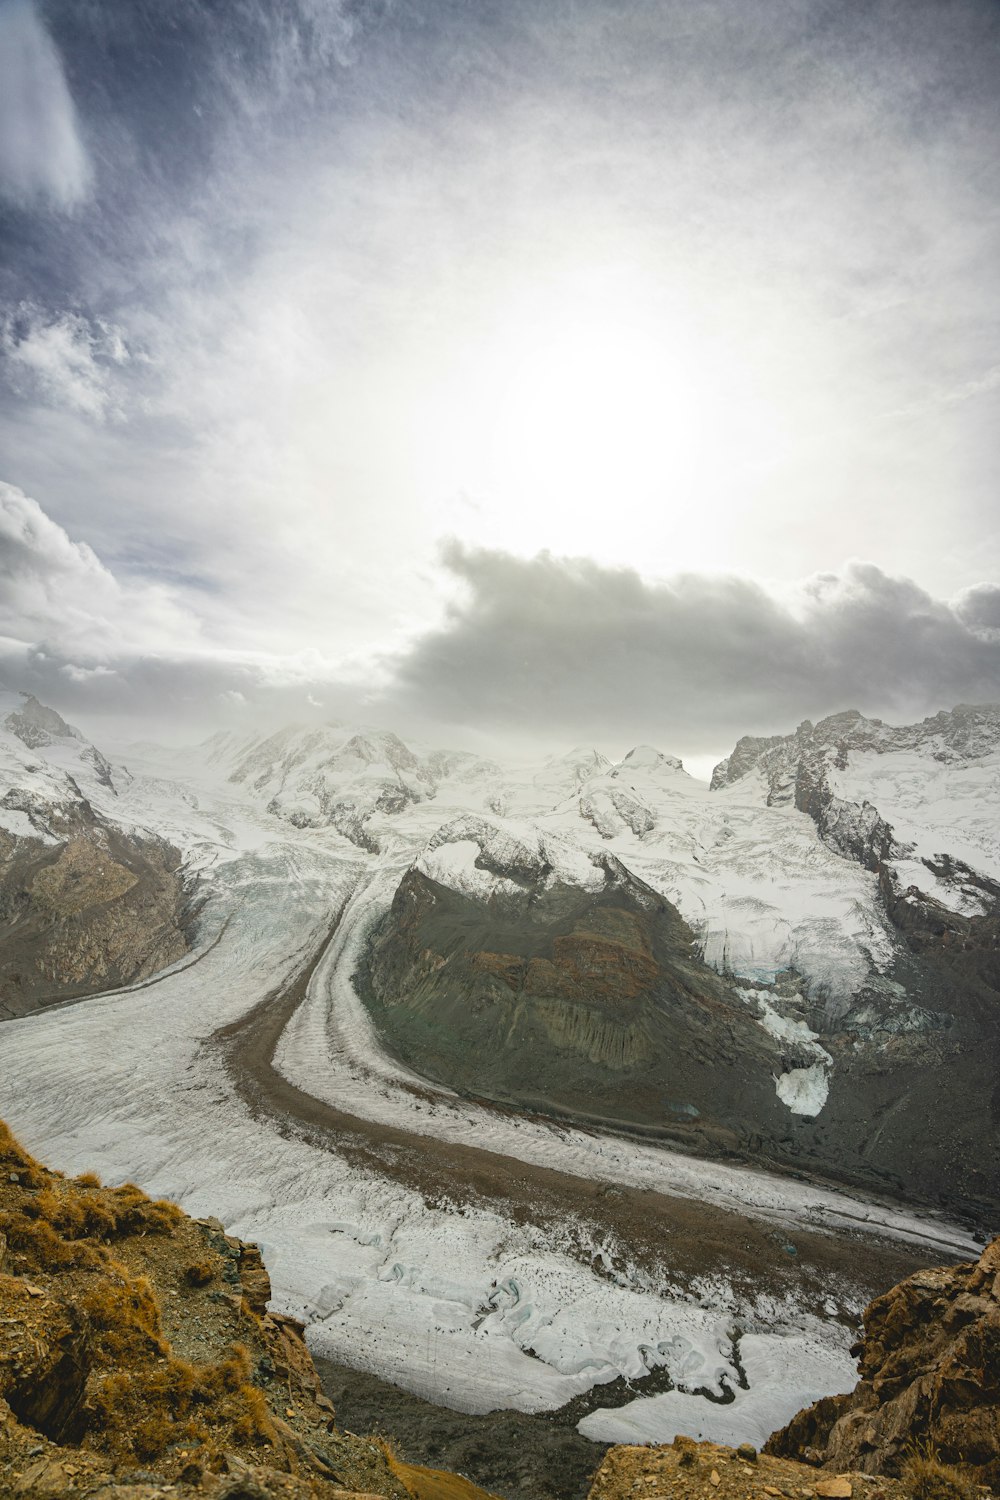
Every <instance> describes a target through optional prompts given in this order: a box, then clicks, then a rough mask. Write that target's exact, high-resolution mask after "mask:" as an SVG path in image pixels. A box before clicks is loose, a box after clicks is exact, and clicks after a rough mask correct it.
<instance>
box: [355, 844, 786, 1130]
mask: <svg viewBox="0 0 1000 1500" xmlns="http://www.w3.org/2000/svg"><path fill="white" fill-rule="evenodd" d="M459 832H462V833H469V832H470V829H469V828H463V829H460V830H459ZM478 836H479V838H480V843H479V844H477V845H475V848H476V850H477V851H478V858H479V860H480V862H481V864H482V865H483V869H482V871H481V872H480V873H481V874H482V875H484V876H485V878H486V881H487V882H490V881H492V886H491V889H490V891H489V892H487V891H485V890H482V891H479V892H473V891H472V890H471V889H470V888H469V886H468V885H466V887H465V889H456V887H455V885H454V884H445V883H444V882H443V881H440V880H436V879H434V878H433V875H432V874H430V873H428V871H429V870H431V869H436V868H437V867H438V866H437V864H435V862H434V860H433V858H432V857H430V858H429V859H428V860H427V861H425V862H424V864H423V866H421V864H420V863H418V864H417V865H416V866H415V867H414V868H412V869H411V870H410V871H408V873H407V874H406V875H405V877H404V878H403V880H402V881H401V883H400V885H399V887H398V889H397V891H396V895H395V897H394V899H393V902H392V907H391V909H390V911H389V913H388V915H387V917H386V918H385V920H384V921H383V923H382V924H381V927H380V928H379V930H378V931H377V933H376V934H375V935H374V938H373V940H372V942H371V944H370V947H369V952H368V958H367V963H366V965H365V967H364V970H363V973H362V975H361V982H362V984H363V986H364V989H365V993H366V996H367V998H368V999H369V1002H370V1006H371V1008H372V1011H373V1014H374V1015H375V1017H376V1020H377V1022H378V1024H379V1025H380V1026H381V1028H382V1030H383V1034H384V1036H385V1037H386V1039H387V1041H388V1042H389V1044H390V1045H391V1047H392V1049H393V1050H394V1051H396V1052H398V1054H399V1055H400V1056H401V1057H402V1058H403V1059H404V1060H405V1061H406V1062H408V1063H409V1064H410V1065H412V1066H413V1067H415V1068H417V1069H418V1070H419V1071H420V1072H421V1073H423V1074H424V1075H425V1076H428V1077H431V1078H435V1079H439V1080H443V1081H446V1082H447V1083H449V1084H451V1085H452V1086H455V1087H458V1088H459V1089H462V1090H465V1091H467V1092H469V1093H473V1094H476V1095H479V1096H481V1097H487V1098H492V1099H494V1100H498V1101H501V1102H505V1103H512V1104H517V1105H520V1106H522V1107H527V1108H534V1109H541V1110H547V1111H549V1112H556V1113H563V1114H572V1115H576V1116H584V1117H587V1118H589V1119H592V1120H601V1121H604V1122H613V1123H617V1124H628V1125H639V1126H647V1127H655V1128H656V1129H657V1130H659V1131H661V1132H662V1133H663V1134H671V1133H673V1134H675V1135H676V1136H677V1137H678V1138H681V1139H692V1140H693V1139H694V1138H697V1139H698V1140H700V1141H701V1142H702V1143H703V1144H704V1145H705V1146H706V1148H707V1149H713V1150H738V1149H740V1148H741V1147H743V1146H745V1145H746V1144H747V1142H748V1141H749V1139H750V1137H751V1136H752V1135H754V1134H755V1133H756V1134H757V1136H758V1137H760V1136H761V1135H765V1136H767V1137H768V1138H776V1137H777V1136H778V1135H779V1134H780V1133H781V1132H782V1131H784V1129H785V1128H786V1112H785V1110H784V1107H783V1106H782V1104H781V1102H780V1100H779V1099H778V1098H777V1096H776V1095H775V1092H774V1088H773V1084H772V1081H771V1080H772V1074H773V1072H774V1071H775V1070H780V1068H781V1066H782V1064H781V1048H780V1047H779V1045H778V1044H777V1042H776V1041H775V1039H774V1038H773V1037H771V1036H769V1035H768V1034H767V1033H766V1032H765V1031H763V1030H762V1029H761V1028H760V1027H759V1026H758V1025H756V1023H755V1021H754V1019H753V1017H752V1015H751V1013H750V1011H749V1009H748V1007H747V1005H746V1004H745V1003H744V1002H743V1001H742V1000H741V998H740V997H739V996H738V995H737V994H736V993H735V992H734V991H733V989H732V986H730V985H728V984H727V983H726V981H725V980H723V979H722V978H720V976H719V975H718V974H716V973H715V972H714V970H712V969H710V968H709V967H708V966H707V965H706V964H704V963H702V962H701V961H700V960H699V959H698V958H697V957H696V956H695V955H694V953H693V951H692V948H693V942H694V939H693V934H692V933H691V931H690V929H689V928H688V927H687V924H686V923H685V922H684V921H683V920H682V918H681V917H680V916H679V914H678V912H677V911H676V909H675V908H674V907H673V906H671V905H670V903H669V902H666V901H664V900H663V899H662V898H660V897H658V896H656V895H655V893H654V892H652V891H651V890H650V889H649V888H648V887H646V886H644V885H643V884H642V882H641V881H638V880H636V879H635V878H634V877H633V876H631V875H630V874H629V873H628V871H626V870H625V869H624V867H623V866H621V865H620V864H619V863H618V862H617V861H616V860H614V859H613V858H612V857H610V856H605V857H604V858H603V861H602V862H600V863H598V864H596V865H595V866H593V867H591V869H590V877H592V878H588V880H587V883H586V885H583V886H581V885H579V884H572V883H569V882H568V881H564V880H561V879H559V878H558V876H556V877H553V874H552V871H551V869H550V868H549V867H548V866H547V865H546V863H545V862H544V861H543V862H541V863H536V864H535V865H534V866H532V865H531V864H530V863H529V861H528V857H527V856H526V855H525V854H524V853H523V852H521V853H520V854H519V853H517V852H516V851H514V850H510V851H507V852H506V854H498V852H497V844H498V841H497V840H496V839H494V840H493V841H492V843H491V842H490V840H489V837H488V835H487V834H485V833H483V832H482V831H480V833H479V835H478ZM468 842H469V841H468V840H467V839H461V840H459V841H458V843H459V844H463V845H464V844H465V843H468ZM457 847H458V845H457V844H456V843H450V844H448V843H444V842H442V843H441V844H439V845H438V846H437V849H436V850H435V851H432V856H433V854H434V853H440V854H441V855H442V856H444V855H446V854H447V855H453V854H454V851H455V850H456V849H457ZM491 850H492V852H490V851H491ZM486 865H489V866H490V869H486V868H485V867H486ZM452 878H453V879H454V875H453V877H452ZM793 1050H794V1044H793Z"/></svg>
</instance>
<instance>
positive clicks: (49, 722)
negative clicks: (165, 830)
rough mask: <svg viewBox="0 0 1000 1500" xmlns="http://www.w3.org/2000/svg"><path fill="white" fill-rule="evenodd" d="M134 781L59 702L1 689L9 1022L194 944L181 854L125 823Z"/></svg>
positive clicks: (1, 919) (2, 1005) (0, 880)
mask: <svg viewBox="0 0 1000 1500" xmlns="http://www.w3.org/2000/svg"><path fill="white" fill-rule="evenodd" d="M130 782H131V777H130V775H129V773H128V771H126V770H125V768H124V767H115V768H112V766H111V763H110V762H109V761H108V760H107V758H106V757H105V756H104V755H103V754H102V753H101V752H100V750H98V749H97V748H96V746H94V745H92V744H90V743H89V742H88V741H87V740H86V739H84V737H83V735H82V734H81V733H80V731H79V730H78V729H75V728H74V727H73V726H72V725H70V724H67V723H66V722H65V721H64V720H63V719H62V718H60V716H59V714H57V713H56V712H55V711H54V710H53V709H51V708H46V707H45V706H44V705H43V704H41V703H39V702H38V701H37V699H35V698H32V697H30V696H27V695H25V694H20V693H12V692H10V691H9V690H6V689H2V690H0V1018H2V1017H3V1016H5V1015H7V1016H9V1015H18V1014H21V1013H23V1012H25V1011H27V1010H31V1009H33V1008H35V1007H36V1006H38V1005H42V1004H45V1003H47V1002H50V1001H52V1000H58V999H64V998H66V997H67V996H73V995H81V994H87V993H89V992H91V991H93V990H94V989H105V988H107V987H108V986H109V985H112V984H123V983H128V982H131V981H135V980H137V979H142V978H143V977H145V976H146V975H149V974H151V973H155V972H156V971H157V970H158V969H161V968H163V967H164V966H165V965H166V964H169V963H171V962H173V961H174V960H175V959H177V958H179V957H180V956H181V955H182V954H183V953H184V952H185V951H186V948H187V943H186V940H185V936H184V931H183V908H184V903H185V896H184V890H183V882H182V880H181V877H180V874H179V872H178V864H179V856H178V854H177V851H176V850H175V849H173V848H172V847H171V846H170V845H169V843H168V842H167V841H166V840H165V839H163V838H162V837H161V835H160V833H159V831H158V830H157V829H156V828H155V827H154V828H152V829H150V828H144V829H137V828H135V827H133V826H128V827H124V826H122V824H121V823H120V821H119V813H120V812H121V811H122V806H121V795H122V793H123V792H124V791H126V790H127V789H128V787H129V784H130Z"/></svg>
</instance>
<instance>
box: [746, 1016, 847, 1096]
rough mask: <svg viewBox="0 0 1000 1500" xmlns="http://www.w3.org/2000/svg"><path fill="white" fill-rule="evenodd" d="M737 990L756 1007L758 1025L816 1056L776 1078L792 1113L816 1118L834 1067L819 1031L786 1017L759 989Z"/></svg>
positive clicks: (828, 1090) (807, 1054)
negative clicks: (802, 1065)
mask: <svg viewBox="0 0 1000 1500" xmlns="http://www.w3.org/2000/svg"><path fill="white" fill-rule="evenodd" d="M737 993H738V994H739V996H740V997H741V999H743V1000H745V1001H746V1002H747V1004H748V1005H752V1006H755V1007H756V1010H757V1024H758V1025H759V1026H762V1027H763V1029H764V1030H765V1031H766V1032H767V1033H768V1035H769V1036H773V1037H774V1039H775V1041H778V1042H784V1043H786V1044H789V1045H792V1046H794V1047H796V1048H798V1050H799V1051H800V1052H803V1053H805V1054H806V1056H808V1057H814V1058H815V1059H816V1061H815V1062H812V1063H809V1064H807V1065H806V1066H804V1067H796V1068H786V1069H785V1071H784V1072H783V1073H780V1074H777V1075H775V1079H774V1089H775V1093H776V1094H777V1095H778V1098H779V1099H780V1100H781V1102H782V1104H786V1105H787V1106H788V1108H789V1109H790V1110H791V1112H792V1114H793V1115H806V1116H808V1117H809V1118H814V1117H815V1116H816V1115H818V1114H819V1112H820V1110H821V1109H822V1108H823V1105H824V1104H825V1103H826V1101H827V1098H828V1097H829V1093H830V1069H831V1068H832V1067H833V1058H832V1057H831V1056H830V1054H829V1052H827V1050H826V1048H825V1047H821V1046H820V1044H819V1033H818V1032H816V1031H813V1030H811V1028H810V1027H809V1026H807V1024H806V1023H805V1021H797V1020H794V1019H793V1018H792V1017H790V1016H783V1015H782V1014H781V1013H780V1011H778V1010H776V1009H775V1007H774V1006H773V1005H772V1004H771V1002H770V1001H769V1000H767V999H765V997H764V996H763V995H762V994H761V992H760V991H759V990H750V989H741V990H738V991H737Z"/></svg>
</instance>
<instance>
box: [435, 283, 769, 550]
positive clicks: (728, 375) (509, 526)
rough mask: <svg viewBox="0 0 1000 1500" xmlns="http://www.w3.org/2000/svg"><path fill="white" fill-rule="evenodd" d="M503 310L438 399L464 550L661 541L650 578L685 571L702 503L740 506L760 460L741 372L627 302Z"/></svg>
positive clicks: (757, 410)
mask: <svg viewBox="0 0 1000 1500" xmlns="http://www.w3.org/2000/svg"><path fill="white" fill-rule="evenodd" d="M619 290H620V289H619ZM508 311H509V312H510V314H511V315H510V316H508V317H506V318H505V319H504V320H503V323H502V325H501V327H500V329H499V331H497V332H495V333H494V334H493V336H492V337H488V338H485V339H483V340H481V341H477V343H476V347H475V349H474V351H466V359H465V361H464V364H463V369H462V373H461V377H460V380H459V381H458V382H456V384H455V385H454V386H453V387H452V388H451V389H450V390H449V392H448V396H447V402H448V410H449V419H450V425H451V441H450V444H449V450H450V452H451V454H452V461H453V463H454V470H453V475H452V477H453V482H454V485H455V488H456V489H461V490H462V491H463V492H464V493H466V494H468V495H470V496H471V497H472V498H473V500H474V501H475V502H477V503H478V504H477V514H478V520H477V523H476V529H477V536H476V538H475V539H476V540H478V541H482V542H484V543H486V544H488V545H499V546H504V547H508V548H510V549H511V550H515V551H518V552H522V553H528V552H532V551H534V550H537V549H538V548H540V547H550V548H552V549H553V550H554V551H558V552H567V551H572V552H574V553H577V554H581V553H589V554H590V555H592V556H595V557H597V558H599V559H602V560H611V559H616V560H623V557H624V555H625V554H630V555H632V556H633V557H634V556H635V555H636V548H637V547H638V548H639V549H640V554H639V555H648V548H649V545H650V542H651V541H652V540H653V534H654V533H655V532H656V531H657V530H659V532H660V533H661V534H662V535H663V538H664V542H663V544H664V545H669V546H670V548H671V552H672V556H671V557H666V556H664V557H663V558H656V559H655V562H656V563H657V565H661V564H662V565H670V563H671V562H672V561H676V562H677V563H678V565H684V566H688V565H692V564H695V563H696V562H697V558H696V556H695V553H696V552H697V550H698V547H699V546H704V545H705V543H704V540H702V541H701V542H699V534H700V535H701V537H702V539H703V538H704V526H703V516H704V506H705V504H706V503H709V504H712V505H721V506H722V508H723V509H724V508H725V496H726V494H735V493H738V492H741V493H743V494H746V493H747V485H748V483H752V482H753V480H752V475H753V472H754V470H759V469H760V468H761V466H762V464H763V465H764V466H766V462H767V449H768V448H773V439H774V436H775V431H774V424H773V422H772V421H771V420H770V413H769V412H768V410H767V409H766V407H765V406H764V405H763V404H762V402H761V400H760V398H759V396H758V395H757V394H755V393H754V389H753V383H752V381H750V380H749V379H748V378H747V377H746V361H740V360H739V359H737V358H735V357H734V354H733V350H732V348H731V347H728V346H725V347H724V346H722V345H721V344H720V341H719V339H718V336H717V333H713V331H711V330H706V329H705V328H699V327H698V326H696V324H695V323H694V322H693V321H692V319H691V318H689V317H687V316H685V315H684V313H683V312H678V311H677V310H676V309H674V310H672V311H671V312H668V311H667V310H665V309H664V308H663V307H662V305H661V306H659V307H655V308H654V309H652V310H651V309H650V306H649V304H648V303H647V304H646V305H645V306H642V305H640V304H639V301H638V299H636V298H634V297H633V298H629V297H627V296H621V295H619V296H617V297H608V296H605V297H603V298H602V297H599V296H583V297H581V296H579V295H576V296H574V297H573V298H572V299H570V300H568V301H563V302H557V303H556V304H555V305H553V306H551V307H545V306H542V305H539V303H538V302H537V301H536V302H535V303H533V304H531V305H528V306H523V305H522V306H520V307H518V308H516V309H509V310H508ZM741 486H742V489H741ZM657 521H664V522H666V521H669V527H668V528H665V527H660V528H657V527H656V524H655V523H656V522H657ZM668 536H669V541H668V540H667V538H668ZM657 541H659V537H657Z"/></svg>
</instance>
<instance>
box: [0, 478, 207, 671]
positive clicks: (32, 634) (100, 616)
mask: <svg viewBox="0 0 1000 1500" xmlns="http://www.w3.org/2000/svg"><path fill="white" fill-rule="evenodd" d="M0 634H3V635H7V636H9V637H10V638H12V639H14V640H18V641H22V642H27V643H29V644H35V643H40V642H41V643H46V644H47V646H48V647H49V648H50V649H54V650H56V651H61V652H64V653H66V654H67V655H70V656H73V654H74V653H75V657H76V659H77V660H78V659H79V658H80V657H81V656H82V657H87V656H88V655H89V656H92V657H94V658H102V657H106V656H107V655H108V654H109V653H117V652H119V651H120V650H121V646H122V642H123V641H129V642H131V643H132V645H133V647H141V646H142V645H144V644H145V645H148V646H153V647H159V646H161V645H162V644H163V643H164V642H165V641H168V640H169V641H173V642H174V643H176V644H177V645H180V644H182V643H191V644H194V643H195V642H197V640H198V636H199V629H198V623H197V621H196V620H195V619H194V617H193V616H192V615H191V613H190V611H189V610H187V609H186V608H185V607H184V606H183V605H182V604H181V603H179V602H178V601H177V600H176V599H175V598H173V597H172V596H171V593H170V591H169V590H168V589H166V588H165V587H163V586H162V585H160V584H157V583H155V582H143V581H139V582H122V581H120V580H119V579H118V578H117V577H116V576H115V575H114V574H113V573H112V572H111V571H110V569H108V568H107V567H105V565H104V563H102V562H101V560H100V558H99V557H98V556H97V554H96V553H95V552H94V551H93V549H92V548H91V547H89V546H88V545H87V543H86V542H77V541H73V540H72V539H71V537H70V536H69V535H68V534H67V532H66V531H65V530H64V529H63V528H62V527H61V526H58V525H57V524H56V523H55V522H54V521H53V520H51V519H50V517H49V516H47V515H46V514H45V512H44V511H43V510H42V508H41V506H40V505H39V504H38V502H37V501H36V500H32V499H31V498H30V496H28V495H25V494H24V493H23V491H21V490H19V489H18V488H17V487H16V486H14V485H11V484H3V483H0ZM97 664H98V663H97V662H96V661H95V662H94V665H97Z"/></svg>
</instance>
